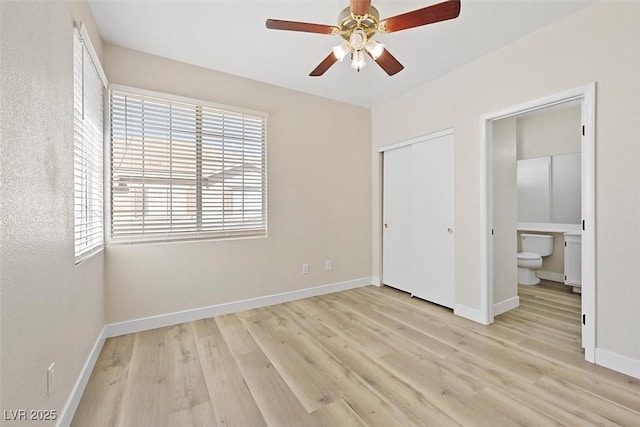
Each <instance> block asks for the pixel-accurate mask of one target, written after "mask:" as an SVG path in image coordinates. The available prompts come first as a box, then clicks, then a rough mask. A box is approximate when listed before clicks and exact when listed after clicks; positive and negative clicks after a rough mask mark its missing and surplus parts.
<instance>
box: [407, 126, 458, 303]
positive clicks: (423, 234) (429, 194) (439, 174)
mask: <svg viewBox="0 0 640 427" xmlns="http://www.w3.org/2000/svg"><path fill="white" fill-rule="evenodd" d="M411 158H412V167H411V172H412V183H413V185H414V187H413V198H412V200H413V206H412V209H411V211H412V214H413V221H412V225H413V227H412V236H413V250H412V251H411V252H412V254H411V256H412V258H413V262H412V265H413V294H414V295H415V296H417V297H420V298H423V299H426V300H427V301H431V302H435V303H436V304H440V305H443V306H445V307H450V308H453V305H454V303H455V263H454V259H455V253H454V237H453V231H454V230H453V220H454V206H453V191H454V187H453V179H454V175H453V135H446V136H443V137H440V138H437V139H433V140H429V141H425V142H421V143H418V144H414V145H412V153H411Z"/></svg>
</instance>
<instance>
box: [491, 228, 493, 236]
mask: <svg viewBox="0 0 640 427" xmlns="http://www.w3.org/2000/svg"><path fill="white" fill-rule="evenodd" d="M491 235H492V236H493V228H492V229H491Z"/></svg>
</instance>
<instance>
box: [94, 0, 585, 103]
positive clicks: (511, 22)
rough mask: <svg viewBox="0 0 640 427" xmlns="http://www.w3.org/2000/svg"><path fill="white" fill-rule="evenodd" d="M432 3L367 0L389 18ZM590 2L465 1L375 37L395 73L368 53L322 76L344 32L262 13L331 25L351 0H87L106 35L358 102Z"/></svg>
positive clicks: (393, 92) (379, 98)
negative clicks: (300, 26) (396, 64)
mask: <svg viewBox="0 0 640 427" xmlns="http://www.w3.org/2000/svg"><path fill="white" fill-rule="evenodd" d="M438 2H439V0H423V1H390V0H379V1H376V0H373V2H372V4H373V5H374V6H375V7H376V8H377V9H378V10H379V12H380V17H381V18H386V17H390V16H394V15H397V14H400V13H404V12H407V11H410V10H414V9H418V8H421V7H425V6H428V5H430V4H435V3H438ZM591 2H592V1H588V0H571V1H569V0H560V1H557V0H528V1H525V0H501V1H487V0H462V9H461V12H460V16H459V17H458V18H457V19H454V20H450V21H445V22H440V23H436V24H431V25H427V26H424V27H418V28H414V29H410V30H406V31H401V32H398V33H393V34H386V35H378V36H377V37H376V39H377V40H378V41H380V42H382V43H384V44H385V45H386V46H387V48H388V49H389V51H390V52H391V53H392V54H393V55H394V56H395V57H396V58H397V59H398V60H399V61H400V62H401V63H402V64H403V65H404V66H405V69H404V70H403V71H401V72H400V73H398V74H396V75H395V76H393V77H389V76H387V75H386V74H385V73H384V71H382V69H380V68H379V67H378V66H377V65H376V64H375V63H373V61H371V60H370V58H367V61H368V63H367V67H366V68H365V69H364V70H362V71H361V72H360V73H357V72H355V71H354V70H352V69H351V68H350V66H349V63H348V61H346V60H345V62H343V63H337V64H335V65H334V66H333V67H331V68H330V69H329V71H327V72H326V73H325V75H324V76H322V77H309V76H308V75H309V72H311V70H313V69H314V68H315V67H316V65H318V64H319V63H320V61H322V60H323V59H324V58H325V57H326V56H327V55H328V54H329V52H330V51H331V47H332V46H334V45H337V44H340V42H341V40H342V39H340V37H339V36H327V35H320V34H307V33H299V32H290V31H274V30H267V29H266V28H265V20H266V19H267V18H274V19H284V20H293V21H303V22H314V23H320V24H329V25H337V19H338V14H339V13H340V11H341V10H342V9H343V8H344V7H346V6H348V4H349V2H348V0H297V1H282V0H280V1H266V0H262V1H260V0H252V1H242V0H200V1H193V0H172V1H140V0H129V1H126V0H125V1H122V0H121V1H114V0H89V4H90V6H91V10H92V12H93V15H94V17H95V19H96V22H97V24H98V29H99V31H100V33H101V35H102V37H103V39H104V40H105V41H107V42H110V43H113V44H116V45H120V46H124V47H128V48H131V49H136V50H140V51H143V52H148V53H152V54H155V55H159V56H163V57H167V58H171V59H174V60H178V61H182V62H186V63H190V64H194V65H198V66H201V67H206V68H210V69H213V70H218V71H222V72H225V73H230V74H235V75H238V76H242V77H247V78H250V79H254V80H258V81H262V82H265V83H271V84H274V85H277V86H282V87H286V88H290V89H295V90H299V91H302V92H307V93H311V94H315V95H320V96H324V97H327V98H332V99H336V100H340V101H344V102H347V103H351V104H355V105H360V106H365V107H371V106H374V105H377V104H380V103H382V102H384V101H386V100H388V99H391V98H394V97H396V96H398V95H401V94H403V93H405V92H408V91H410V90H411V89H414V88H416V87H418V86H420V85H422V84H424V83H426V82H428V81H430V80H433V79H435V78H437V77H438V76H441V75H443V74H445V73H447V72H449V71H451V70H453V69H456V68H458V67H460V66H462V65H464V64H466V63H468V62H471V61H473V60H474V59H476V58H479V57H481V56H483V55H486V54H488V53H490V52H492V51H494V50H496V49H498V48H500V47H501V46H505V45H507V44H509V43H511V42H513V41H514V40H516V39H518V38H520V37H523V36H524V35H526V34H528V33H531V32H533V31H536V30H537V29H539V28H542V27H544V26H546V25H548V24H550V23H552V22H554V21H556V20H558V19H561V18H562V17H564V16H566V15H569V14H571V13H573V12H576V11H578V10H579V9H581V8H583V7H584V6H586V5H587V4H589V3H591Z"/></svg>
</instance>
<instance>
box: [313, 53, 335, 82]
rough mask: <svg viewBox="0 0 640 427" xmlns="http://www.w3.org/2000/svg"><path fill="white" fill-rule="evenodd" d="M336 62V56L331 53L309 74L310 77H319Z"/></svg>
mask: <svg viewBox="0 0 640 427" xmlns="http://www.w3.org/2000/svg"><path fill="white" fill-rule="evenodd" d="M336 62H338V59H337V58H336V56H335V55H334V54H333V52H331V53H330V54H329V56H327V57H326V58H324V59H323V60H322V62H321V63H320V64H319V65H318V66H317V67H316V68H315V70H313V71H312V72H311V74H309V75H310V76H312V77H319V76H321V75H323V74H324V73H325V72H326V71H327V70H328V69H329V68H331V66H332V65H333V64H335V63H336Z"/></svg>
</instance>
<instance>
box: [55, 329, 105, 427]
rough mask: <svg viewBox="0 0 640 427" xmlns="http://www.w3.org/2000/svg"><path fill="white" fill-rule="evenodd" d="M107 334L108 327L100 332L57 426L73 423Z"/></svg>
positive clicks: (62, 426) (65, 426)
mask: <svg viewBox="0 0 640 427" xmlns="http://www.w3.org/2000/svg"><path fill="white" fill-rule="evenodd" d="M105 335H106V327H104V328H102V331H100V334H98V338H97V339H96V342H95V344H94V345H93V348H92V349H91V352H90V353H89V356H88V357H87V360H86V362H85V363H84V366H83V367H82V370H81V371H80V375H79V376H78V379H77V380H76V383H75V384H74V386H73V389H71V393H70V394H69V398H68V399H67V402H66V403H65V405H64V408H62V411H60V418H58V422H57V423H56V426H58V427H67V426H69V425H70V424H71V420H72V419H73V416H74V415H75V413H76V409H78V404H79V403H80V399H81V398H82V394H83V393H84V389H85V388H86V387H87V383H88V382H89V378H90V377H91V373H92V372H93V368H94V367H95V366H96V362H97V361H98V356H100V352H101V351H102V346H103V345H104V341H105V339H106V336H105Z"/></svg>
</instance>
